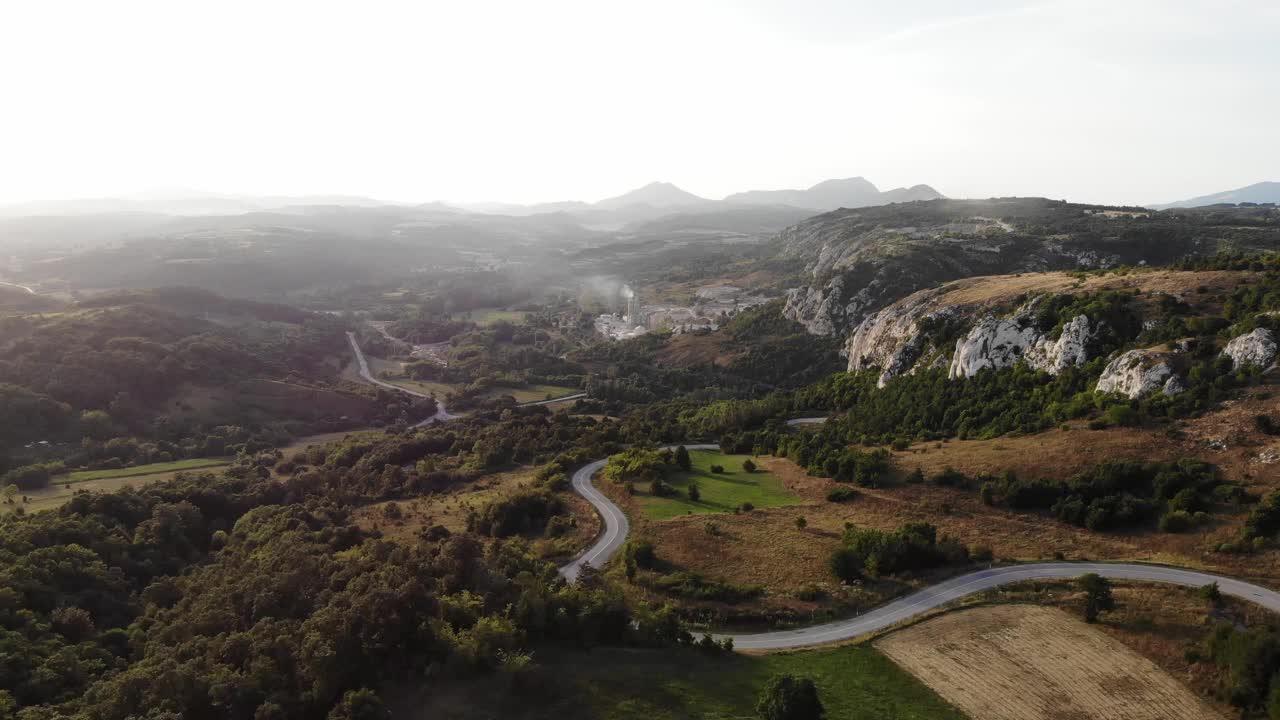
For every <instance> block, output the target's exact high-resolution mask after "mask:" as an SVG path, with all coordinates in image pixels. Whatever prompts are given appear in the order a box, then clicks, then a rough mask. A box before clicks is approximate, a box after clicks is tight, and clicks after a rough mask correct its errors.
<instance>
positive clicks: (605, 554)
mask: <svg viewBox="0 0 1280 720" xmlns="http://www.w3.org/2000/svg"><path fill="white" fill-rule="evenodd" d="M673 447H674V446H673ZM685 447H686V448H688V449H690V450H713V449H716V448H718V447H719V446H718V445H686V446H685ZM604 464H605V460H596V461H595V462H592V463H589V464H587V465H585V466H583V467H582V468H581V469H580V470H578V471H577V472H575V473H574V474H573V489H574V491H576V492H577V493H578V494H579V495H581V496H583V497H584V498H586V499H587V501H588V502H590V503H591V504H592V505H594V506H595V508H596V510H597V511H599V513H600V516H601V518H603V519H604V525H605V530H604V533H603V534H602V535H601V536H600V539H599V540H597V541H596V543H595V544H594V545H592V546H591V547H590V548H588V549H587V550H586V551H585V552H583V553H582V554H581V555H579V556H578V557H577V558H575V559H574V560H573V561H572V562H570V563H569V564H567V565H564V566H563V567H561V568H560V574H561V575H563V576H564V578H565V579H566V580H568V581H569V582H573V581H575V580H577V578H578V574H579V572H581V570H582V567H583V566H584V565H591V566H594V567H597V568H598V567H603V566H604V564H605V563H607V562H609V559H610V558H612V557H613V556H614V555H615V554H616V553H617V552H618V550H619V549H621V548H622V545H623V543H625V542H626V540H627V533H628V532H629V531H630V529H631V525H630V524H629V523H628V522H627V516H626V515H625V514H624V513H623V512H622V510H621V508H619V507H618V506H617V505H615V504H614V503H613V501H611V500H609V498H607V497H605V496H604V494H602V493H601V492H600V491H599V490H597V489H596V488H595V486H594V485H592V484H591V478H592V477H593V476H594V475H595V474H596V473H597V472H599V471H600V469H601V468H603V467H604ZM1085 573H1097V574H1099V575H1101V576H1103V577H1107V578H1111V579H1114V580H1139V581H1143V582H1157V583H1169V584H1171V585H1185V586H1191V587H1200V586H1203V585H1208V584H1209V583H1213V582H1216V583H1218V589H1219V590H1221V591H1222V594H1223V595H1230V596H1231V597H1236V598H1240V599H1241V600H1247V601H1249V602H1252V603H1256V604H1258V605H1261V606H1262V607H1264V608H1266V609H1268V610H1271V611H1272V612H1278V613H1280V592H1276V591H1275V590H1270V589H1268V588H1265V587H1262V586H1260V585H1254V584H1253V583H1248V582H1244V581H1243V580H1237V579H1235V578H1230V577H1225V576H1222V575H1214V574H1211V573H1202V572H1196V571H1194V570H1183V569H1181V568H1175V567H1166V566H1162V565H1139V564H1135V563H1104V562H1054V563H1033V564H1027V565H1010V566H1007V567H998V568H990V569H987V570H978V571H976V572H971V573H968V574H965V575H960V576H959V577H954V578H951V579H950V580H946V581H943V582H940V583H938V584H936V585H931V586H929V587H927V588H925V589H923V590H920V591H918V592H915V593H913V594H911V595H908V596H906V597H904V598H901V599H899V600H895V601H893V602H891V603H889V604H887V605H882V606H880V607H878V608H876V609H874V610H872V611H870V612H868V613H866V614H865V615H859V616H857V617H853V618H848V619H845V620H837V621H835V622H829V623H823V624H821V625H813V626H810V627H805V628H797V629H795V630H777V631H773V632H763V633H752V634H746V635H738V634H724V635H716V636H715V637H716V638H717V639H720V640H723V639H726V638H732V639H733V647H734V648H735V649H737V650H784V649H788V648H801V647H809V646H812V645H824V644H828V643H834V642H839V641H841V640H848V639H850V638H855V637H858V636H861V635H865V634H867V633H871V632H875V631H877V630H883V629H885V628H888V627H891V626H893V625H895V624H897V623H900V622H902V621H904V620H909V619H911V618H913V617H916V616H918V615H921V614H923V613H926V612H929V611H930V610H934V609H936V608H938V607H941V606H943V605H946V604H948V603H951V602H954V601H956V600H960V599H962V598H965V597H968V596H969V595H973V594H976V593H980V592H983V591H985V590H990V589H992V588H996V587H1000V586H1002V585H1009V584H1011V583H1018V582H1024V581H1027V580H1061V579H1069V578H1074V577H1078V576H1080V575H1083V574H1085Z"/></svg>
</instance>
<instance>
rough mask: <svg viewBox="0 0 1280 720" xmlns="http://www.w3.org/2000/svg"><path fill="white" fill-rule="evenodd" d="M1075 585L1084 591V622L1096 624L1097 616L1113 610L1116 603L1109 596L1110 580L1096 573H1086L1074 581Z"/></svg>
mask: <svg viewBox="0 0 1280 720" xmlns="http://www.w3.org/2000/svg"><path fill="white" fill-rule="evenodd" d="M1076 583H1077V584H1078V585H1079V586H1080V589H1081V590H1083V591H1084V619H1085V622H1090V623H1094V622H1097V621H1098V615H1100V614H1101V613H1103V612H1105V611H1107V610H1114V609H1115V607H1116V602H1115V599H1114V598H1112V596H1111V581H1110V580H1108V579H1106V578H1104V577H1102V576H1101V575H1098V574H1097V573H1086V574H1084V575H1081V576H1080V577H1079V578H1078V579H1077V580H1076Z"/></svg>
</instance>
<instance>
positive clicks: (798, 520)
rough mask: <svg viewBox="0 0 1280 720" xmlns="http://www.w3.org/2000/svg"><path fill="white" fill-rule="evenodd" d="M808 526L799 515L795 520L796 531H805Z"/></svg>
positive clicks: (806, 521)
mask: <svg viewBox="0 0 1280 720" xmlns="http://www.w3.org/2000/svg"><path fill="white" fill-rule="evenodd" d="M808 526H809V521H808V520H805V519H804V516H803V515H801V516H800V517H798V518H796V529H797V530H803V529H805V528H806V527H808Z"/></svg>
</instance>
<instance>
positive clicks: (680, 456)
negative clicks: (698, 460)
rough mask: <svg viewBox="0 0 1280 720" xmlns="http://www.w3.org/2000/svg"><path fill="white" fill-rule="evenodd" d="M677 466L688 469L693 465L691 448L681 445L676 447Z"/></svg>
mask: <svg viewBox="0 0 1280 720" xmlns="http://www.w3.org/2000/svg"><path fill="white" fill-rule="evenodd" d="M675 461H676V467H678V468H680V469H681V470H685V471H688V470H689V468H691V467H693V460H692V459H691V458H690V457H689V448H687V447H685V446H683V445H681V446H679V447H677V448H676V454H675Z"/></svg>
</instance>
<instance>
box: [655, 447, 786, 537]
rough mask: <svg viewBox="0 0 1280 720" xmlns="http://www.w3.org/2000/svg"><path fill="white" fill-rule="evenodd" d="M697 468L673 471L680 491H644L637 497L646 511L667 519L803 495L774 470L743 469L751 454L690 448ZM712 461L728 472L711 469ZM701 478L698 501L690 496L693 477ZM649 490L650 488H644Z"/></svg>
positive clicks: (776, 503)
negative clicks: (667, 493)
mask: <svg viewBox="0 0 1280 720" xmlns="http://www.w3.org/2000/svg"><path fill="white" fill-rule="evenodd" d="M689 457H690V459H691V460H693V468H692V469H691V470H690V471H689V472H679V473H673V474H672V475H671V477H669V478H667V482H668V483H670V484H671V485H673V486H674V487H675V488H676V490H678V491H679V492H678V494H676V495H674V496H671V497H654V496H652V495H648V494H646V495H641V496H639V497H638V498H637V499H638V500H639V501H640V506H641V507H642V508H644V512H645V514H646V515H648V516H649V517H651V518H656V519H659V520H661V519H665V518H670V517H675V516H677V515H687V514H689V513H694V514H696V513H722V512H733V509H734V508H736V507H738V506H740V505H742V503H744V502H749V503H751V504H752V505H755V506H756V507H758V508H766V507H781V506H783V505H795V504H797V503H799V502H800V498H798V497H796V496H794V495H792V494H791V493H789V492H787V489H786V488H785V487H783V486H782V482H781V481H779V480H778V478H776V477H774V476H773V474H772V473H770V472H768V471H766V470H763V469H757V470H756V471H755V472H752V473H749V472H747V471H745V470H743V469H742V461H743V460H747V459H750V458H751V456H750V455H725V454H724V453H722V452H719V451H716V450H690V451H689ZM712 465H722V466H724V469H725V472H723V473H713V472H711V466H712ZM695 479H696V480H697V482H698V490H699V492H701V494H702V497H701V498H700V499H699V500H698V502H693V501H691V500H689V494H688V492H689V481H690V480H695ZM641 489H642V490H646V491H647V488H643V487H642V488H641Z"/></svg>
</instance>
